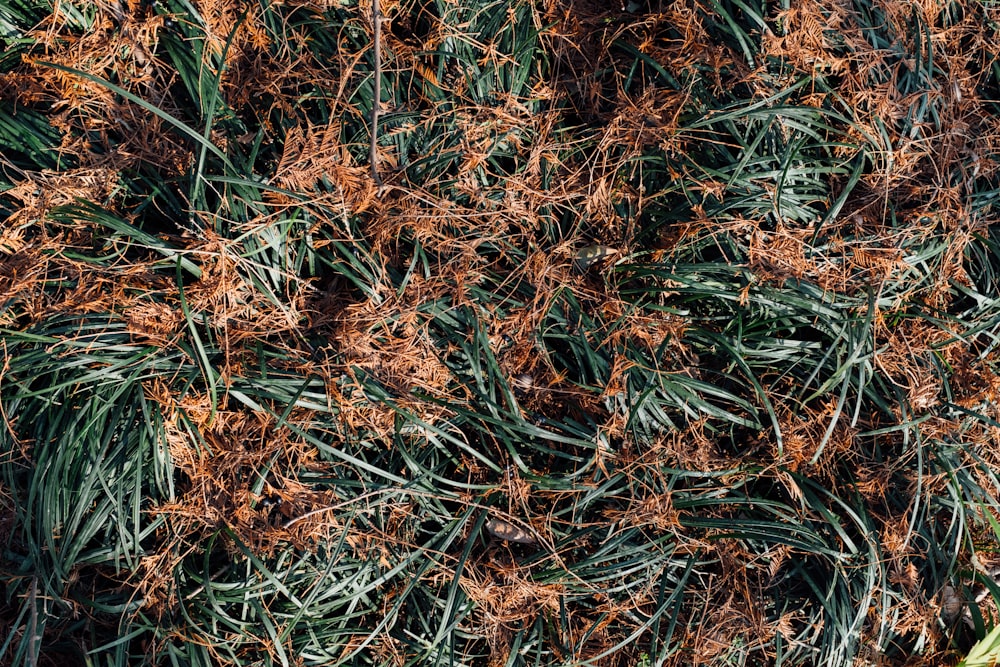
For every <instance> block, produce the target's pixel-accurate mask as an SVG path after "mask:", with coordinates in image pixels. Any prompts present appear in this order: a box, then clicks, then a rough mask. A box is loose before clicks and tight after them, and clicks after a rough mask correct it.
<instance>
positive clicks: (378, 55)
mask: <svg viewBox="0 0 1000 667" xmlns="http://www.w3.org/2000/svg"><path fill="white" fill-rule="evenodd" d="M372 24H373V27H374V29H375V37H374V40H373V44H372V46H373V48H374V49H375V99H374V101H373V102H372V129H371V143H370V144H369V145H368V161H369V163H370V164H371V169H372V179H373V180H374V181H375V185H376V187H378V189H379V190H381V189H382V188H383V187H384V186H383V184H382V178H381V177H380V176H379V174H378V151H377V147H378V146H377V145H378V117H379V114H380V112H381V103H382V12H381V11H380V9H379V0H372Z"/></svg>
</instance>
